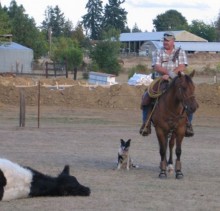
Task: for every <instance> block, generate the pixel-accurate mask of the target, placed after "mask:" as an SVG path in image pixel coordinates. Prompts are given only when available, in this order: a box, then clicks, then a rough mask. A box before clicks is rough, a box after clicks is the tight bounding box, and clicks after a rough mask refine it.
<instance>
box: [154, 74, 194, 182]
mask: <svg viewBox="0 0 220 211" xmlns="http://www.w3.org/2000/svg"><path fill="white" fill-rule="evenodd" d="M194 74H195V71H193V72H192V73H191V74H189V75H183V74H181V73H180V72H179V74H178V76H176V77H175V78H174V79H173V80H172V82H171V83H170V85H169V87H168V89H167V91H166V92H165V93H163V94H162V95H161V96H160V97H159V98H158V100H157V102H156V103H155V107H154V111H153V113H152V117H151V120H152V122H153V125H154V127H155V131H156V135H157V139H158V142H159V147H160V157H161V162H160V174H159V177H160V178H166V177H167V174H166V171H167V167H168V171H172V169H173V167H172V166H173V156H172V153H173V147H174V145H175V143H176V163H175V172H176V178H177V179H181V178H183V173H182V171H181V162H180V157H181V151H182V149H181V145H182V141H183V138H184V136H185V131H186V123H187V120H188V119H187V113H194V112H195V111H196V109H197V108H198V103H197V102H196V99H195V94H194V92H195V86H194V83H193V81H192V77H193V76H194ZM168 143H169V159H168V162H167V155H166V152H167V145H168Z"/></svg>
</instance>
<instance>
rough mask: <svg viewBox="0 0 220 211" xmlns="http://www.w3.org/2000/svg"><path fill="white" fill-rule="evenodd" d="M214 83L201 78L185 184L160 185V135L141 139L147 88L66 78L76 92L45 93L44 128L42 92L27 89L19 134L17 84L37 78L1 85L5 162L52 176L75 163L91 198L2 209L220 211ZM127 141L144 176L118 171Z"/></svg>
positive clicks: (218, 110) (186, 146) (218, 91)
mask: <svg viewBox="0 0 220 211" xmlns="http://www.w3.org/2000/svg"><path fill="white" fill-rule="evenodd" d="M212 79H213V78H212V77H208V76H196V77H195V83H196V96H197V100H198V102H199V105H200V108H199V109H198V111H197V112H196V113H195V116H194V122H193V125H194V130H195V136H194V137H192V138H185V139H184V141H183V146H182V157H181V160H182V170H183V174H184V179H183V180H176V179H175V176H174V175H168V178H167V179H164V180H161V179H159V178H158V174H159V161H160V157H159V148H158V143H157V139H156V135H155V131H154V130H153V132H152V134H151V135H150V136H149V137H142V136H140V135H139V134H138V130H139V127H140V124H141V112H140V109H139V104H140V97H141V94H142V93H143V90H144V89H145V88H146V87H143V86H140V87H129V86H127V85H126V84H120V85H115V86H112V87H110V88H102V87H97V88H91V87H84V86H80V85H79V81H77V82H73V81H72V80H68V79H65V81H62V84H63V83H66V84H69V83H74V86H72V87H69V88H65V89H64V90H63V89H62V90H50V89H48V88H42V89H41V107H40V127H39V128H38V127H37V126H38V124H37V114H38V108H37V96H38V92H37V87H30V88H25V89H24V88H23V91H24V93H25V97H26V122H25V123H26V126H25V127H24V128H20V127H18V125H19V93H20V90H21V89H22V88H19V87H15V85H18V84H19V82H18V81H20V85H23V84H24V83H26V84H27V83H28V84H29V85H30V84H31V82H30V79H25V80H24V78H16V79H15V78H14V79H12V78H7V79H4V80H3V79H2V80H1V79H0V81H2V82H1V83H0V96H1V97H0V111H1V112H0V117H1V118H0V119H1V120H0V135H1V136H0V137H1V138H0V140H1V141H0V155H1V157H4V158H7V159H10V160H12V161H14V162H17V163H19V164H21V165H27V166H31V167H32V168H35V169H37V170H39V171H42V172H44V173H46V174H49V175H57V174H58V173H59V172H60V171H61V170H62V169H63V167H64V165H66V164H69V165H70V169H71V174H73V175H74V176H76V177H77V178H78V180H79V182H80V183H82V184H84V185H86V186H89V187H90V188H91V196H89V197H54V198H50V197H42V198H31V199H20V200H14V201H11V202H0V210H1V211H14V210H16V211H26V210H28V211H29V210H31V211H39V210H42V211H50V210H53V211H58V210H59V211H61V210H95V211H99V210H100V211H103V210H106V211H111V210H112V211H115V210H119V211H133V210H138V211H142V210H143V211H145V210H178V211H182V210H184V211H185V210H189V211H190V210H192V211H194V210H196V211H197V210H198V211H203V210H204V211H207V210H212V211H215V210H216V211H217V210H220V202H219V198H220V177H219V176H220V168H219V163H220V156H219V155H220V84H219V83H216V84H213V81H212ZM31 80H32V81H33V84H34V83H36V79H31ZM60 80H61V79H60ZM62 80H64V79H62ZM22 81H23V82H22ZM43 81H44V80H43V79H42V80H41V82H42V84H43ZM57 81H58V80H56V81H54V80H53V82H52V81H51V80H50V83H51V84H52V83H54V84H56V83H58V82H57ZM47 82H48V81H47ZM44 83H46V82H45V81H44ZM48 83H49V82H48ZM80 83H81V85H82V83H83V82H80ZM121 138H122V139H125V140H127V139H129V138H131V140H132V141H131V152H130V153H131V157H132V159H133V160H134V163H135V164H137V165H139V168H138V169H131V170H130V171H126V170H124V171H123V170H122V171H118V170H115V168H116V161H117V152H118V147H119V142H120V139H121Z"/></svg>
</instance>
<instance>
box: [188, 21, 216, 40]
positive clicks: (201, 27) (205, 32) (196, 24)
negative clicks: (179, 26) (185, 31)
mask: <svg viewBox="0 0 220 211" xmlns="http://www.w3.org/2000/svg"><path fill="white" fill-rule="evenodd" d="M189 31H190V32H191V33H193V34H196V35H198V36H199V37H202V38H204V39H206V40H208V41H209V42H213V41H216V40H217V33H216V29H215V26H214V25H213V26H212V25H208V24H205V23H204V22H203V21H199V20H193V21H192V24H190V25H189Z"/></svg>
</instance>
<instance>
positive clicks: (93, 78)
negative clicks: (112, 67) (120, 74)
mask: <svg viewBox="0 0 220 211" xmlns="http://www.w3.org/2000/svg"><path fill="white" fill-rule="evenodd" d="M115 77H116V76H115V75H112V74H107V73H100V72H89V83H90V84H100V85H113V84H116V81H115Z"/></svg>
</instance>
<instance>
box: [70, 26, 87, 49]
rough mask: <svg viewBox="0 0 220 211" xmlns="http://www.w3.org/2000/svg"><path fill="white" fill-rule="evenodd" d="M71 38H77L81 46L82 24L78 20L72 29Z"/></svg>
mask: <svg viewBox="0 0 220 211" xmlns="http://www.w3.org/2000/svg"><path fill="white" fill-rule="evenodd" d="M71 38H72V39H75V40H77V41H78V42H79V44H80V46H83V43H84V40H85V35H84V33H83V28H82V24H81V23H80V22H78V24H77V26H76V27H75V29H74V30H73V31H72V34H71Z"/></svg>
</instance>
